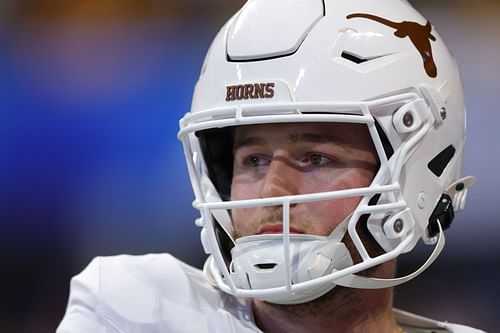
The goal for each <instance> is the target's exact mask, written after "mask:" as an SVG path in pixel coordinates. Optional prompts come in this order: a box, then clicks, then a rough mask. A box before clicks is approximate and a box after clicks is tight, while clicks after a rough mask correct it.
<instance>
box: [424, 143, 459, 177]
mask: <svg viewBox="0 0 500 333" xmlns="http://www.w3.org/2000/svg"><path fill="white" fill-rule="evenodd" d="M453 156H455V147H453V146H452V145H449V146H448V147H446V148H445V149H444V150H443V151H441V152H440V153H439V154H437V155H436V157H434V158H433V159H432V160H431V161H430V162H429V164H427V167H428V168H429V170H431V171H432V173H433V174H435V175H436V176H438V177H441V175H442V174H443V171H444V169H446V166H447V165H448V164H449V163H450V161H451V159H452V158H453Z"/></svg>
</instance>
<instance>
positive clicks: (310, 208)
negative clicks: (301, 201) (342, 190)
mask: <svg viewBox="0 0 500 333" xmlns="http://www.w3.org/2000/svg"><path fill="white" fill-rule="evenodd" d="M360 200H361V197H354V198H345V199H337V200H329V201H323V202H315V203H308V204H305V207H306V208H307V215H308V217H309V221H310V222H312V223H314V225H313V226H312V229H313V232H314V233H315V234H317V235H323V236H326V235H329V234H330V233H331V232H332V231H333V230H334V229H335V228H336V227H337V226H338V225H339V224H340V223H342V222H343V221H344V220H345V218H346V217H348V216H349V215H350V214H351V213H352V212H353V211H354V209H355V208H356V206H357V205H358V203H359V201H360Z"/></svg>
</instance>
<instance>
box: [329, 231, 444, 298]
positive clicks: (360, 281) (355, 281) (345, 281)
mask: <svg viewBox="0 0 500 333" xmlns="http://www.w3.org/2000/svg"><path fill="white" fill-rule="evenodd" d="M437 225H438V227H439V237H438V240H437V243H436V247H435V248H434V250H433V251H432V253H431V255H430V256H429V258H427V260H426V261H425V263H424V264H423V265H422V266H421V267H420V268H419V269H417V270H416V271H415V272H413V273H411V274H408V275H406V276H402V277H399V278H393V279H381V278H372V277H365V276H359V275H354V274H351V275H347V276H344V277H341V278H339V279H336V280H335V283H336V284H337V285H339V286H343V287H349V288H359V289H381V288H390V287H395V286H398V285H400V284H403V283H405V282H408V281H410V280H412V279H414V278H416V277H417V276H419V275H420V274H422V273H423V272H424V271H425V270H426V269H427V268H429V266H430V265H431V264H432V263H433V262H434V261H435V260H436V258H437V257H438V256H439V254H440V253H441V251H442V250H443V248H444V244H445V237H444V233H443V228H442V227H441V223H440V222H438V223H437Z"/></svg>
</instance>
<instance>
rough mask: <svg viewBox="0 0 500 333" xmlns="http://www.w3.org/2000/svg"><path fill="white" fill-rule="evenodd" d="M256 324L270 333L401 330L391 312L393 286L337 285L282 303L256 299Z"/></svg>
mask: <svg viewBox="0 0 500 333" xmlns="http://www.w3.org/2000/svg"><path fill="white" fill-rule="evenodd" d="M253 305H254V308H253V310H254V316H255V322H256V324H257V326H259V328H260V329H262V331H264V332H266V333H267V332H269V333H281V332H289V333H292V332H294V333H298V332H318V333H321V332H330V333H331V332H342V333H358V332H366V333H368V332H399V328H398V326H397V324H396V322H395V320H394V316H393V313H392V289H389V288H388V289H375V290H361V289H350V288H343V287H338V286H337V287H335V288H334V289H333V290H332V291H331V292H330V293H328V294H326V295H325V296H322V297H320V298H318V299H316V300H314V301H311V302H308V303H304V304H296V305H280V304H271V303H267V302H263V301H258V300H255V301H254V303H253Z"/></svg>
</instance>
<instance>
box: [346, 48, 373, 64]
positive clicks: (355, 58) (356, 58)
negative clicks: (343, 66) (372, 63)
mask: <svg viewBox="0 0 500 333" xmlns="http://www.w3.org/2000/svg"><path fill="white" fill-rule="evenodd" d="M340 56H341V57H342V58H344V59H347V60H349V61H352V62H353V63H355V64H361V63H364V62H366V61H368V59H366V58H361V57H360V56H357V55H355V54H353V53H350V52H347V51H343V52H342V54H341V55H340Z"/></svg>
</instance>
